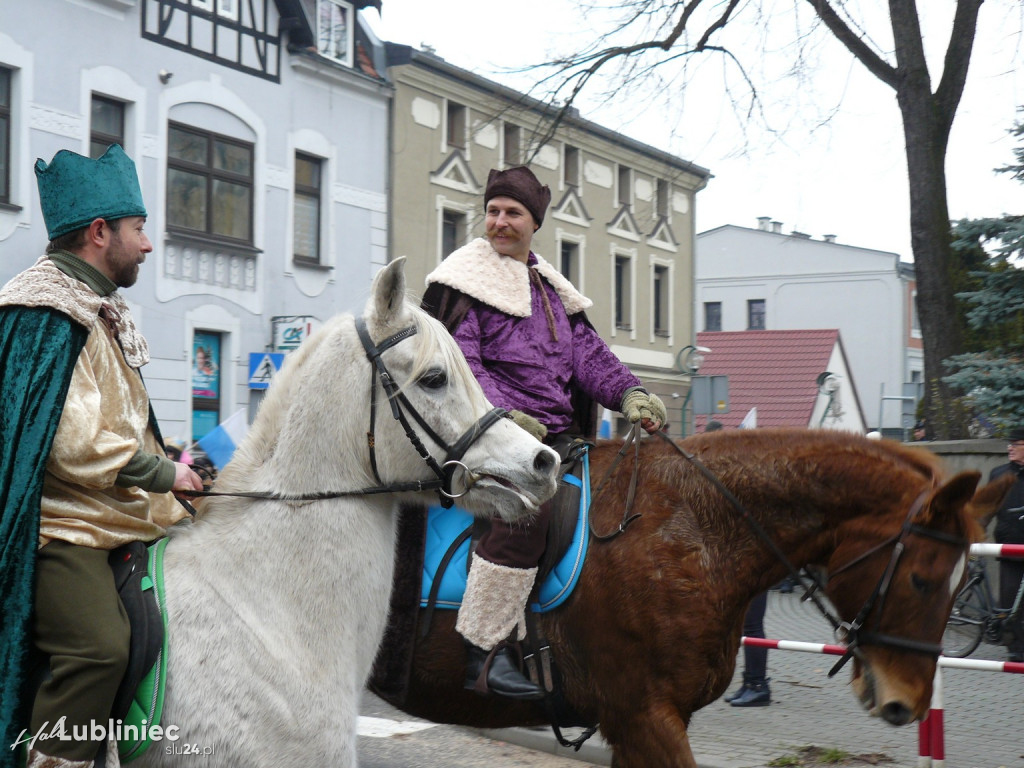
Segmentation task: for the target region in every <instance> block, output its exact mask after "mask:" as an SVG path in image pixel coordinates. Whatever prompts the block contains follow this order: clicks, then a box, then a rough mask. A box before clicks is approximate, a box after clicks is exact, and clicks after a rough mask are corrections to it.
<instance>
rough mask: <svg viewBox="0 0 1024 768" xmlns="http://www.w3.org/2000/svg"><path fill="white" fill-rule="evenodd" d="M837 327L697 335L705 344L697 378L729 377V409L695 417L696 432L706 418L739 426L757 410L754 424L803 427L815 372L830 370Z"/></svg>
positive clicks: (699, 342)
mask: <svg viewBox="0 0 1024 768" xmlns="http://www.w3.org/2000/svg"><path fill="white" fill-rule="evenodd" d="M837 343H839V331H838V330H836V329H834V328H832V329H823V330H801V331H734V332H730V331H722V332H710V331H709V332H705V333H698V334H697V345H698V346H701V347H708V348H709V349H711V352H709V353H707V354H705V357H704V364H703V365H702V366H701V368H700V374H699V375H701V376H721V375H725V376H728V377H729V413H723V414H718V415H714V416H699V415H698V416H696V417H695V419H694V421H695V423H694V426H695V427H696V431H698V432H700V431H702V430H703V429H704V425H705V424H706V423H707V421H708V420H709V419H716V420H718V421H720V422H721V423H722V425H723V426H725V427H727V428H733V427H737V426H739V424H740V422H741V421H743V417H744V416H746V415H747V412H748V411H749V410H750V409H751V408H757V426H758V427H807V426H811V425H810V420H811V413H812V411H813V409H814V402H815V400H816V398H817V395H818V386H817V383H816V380H817V378H818V375H819V374H821V373H822V372H823V371H826V370H828V364H829V359H830V358H831V356H832V350H833V349H834V348H835V346H836V344H837Z"/></svg>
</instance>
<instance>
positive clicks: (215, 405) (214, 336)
mask: <svg viewBox="0 0 1024 768" xmlns="http://www.w3.org/2000/svg"><path fill="white" fill-rule="evenodd" d="M221 336H222V334H220V333H216V332H214V331H196V332H195V333H194V334H193V336H192V439H193V440H198V439H199V438H201V437H204V436H205V435H206V434H207V433H208V432H209V431H210V430H212V429H213V428H214V427H216V426H217V425H218V424H219V423H220V350H221V341H222V339H221Z"/></svg>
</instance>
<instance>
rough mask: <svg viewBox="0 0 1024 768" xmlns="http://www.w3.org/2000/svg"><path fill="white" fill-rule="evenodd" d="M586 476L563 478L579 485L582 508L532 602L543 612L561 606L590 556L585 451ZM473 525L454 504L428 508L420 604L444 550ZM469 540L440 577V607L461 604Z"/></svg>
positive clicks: (586, 467)
mask: <svg viewBox="0 0 1024 768" xmlns="http://www.w3.org/2000/svg"><path fill="white" fill-rule="evenodd" d="M582 461H583V479H582V480H580V479H579V478H577V477H575V476H573V475H569V474H566V475H565V476H564V477H563V478H562V481H564V482H566V483H570V484H572V485H575V486H577V487H578V488H580V491H581V492H580V510H579V514H578V515H577V518H576V528H575V530H574V531H573V537H572V543H571V544H570V545H569V549H568V550H567V551H566V553H565V555H564V556H563V557H562V559H561V560H559V561H558V563H557V564H556V565H555V567H554V568H553V569H552V570H551V573H549V574H548V576H547V578H545V579H544V583H543V584H541V587H540V592H539V594H538V598H537V601H536V602H534V603H531V604H530V609H531V610H533V611H535V612H536V613H544V612H546V611H550V610H552V609H553V608H557V607H558V606H559V605H561V604H562V603H563V602H564V601H565V599H566V598H567V597H569V595H570V594H572V590H573V588H574V587H575V586H576V582H577V581H578V580H579V576H580V572H581V571H582V570H583V561H584V560H585V559H586V556H587V542H588V540H589V538H590V537H589V535H588V534H589V532H590V457H589V456H587V454H585V453H584V454H583V458H582ZM472 524H473V517H472V515H470V514H469V512H467V511H466V510H464V509H460V508H459V507H452V508H451V509H444V508H443V507H440V506H433V507H430V509H429V510H428V511H427V543H426V551H425V553H424V558H423V582H422V588H421V593H420V606H421V607H424V608H425V607H426V605H427V599H428V597H429V595H430V591H431V589H432V588H433V586H434V578H435V576H436V575H437V567H438V565H439V564H440V562H441V559H442V558H443V557H444V555H445V552H447V551H448V549H449V547H451V545H452V544H453V543H454V541H455V539H456V538H458V536H459V535H460V534H461V533H462V532H463V531H465V530H466V529H467V528H469V527H470V526H471V525H472ZM469 543H470V542H469V539H468V538H467V539H466V540H465V541H464V542H462V544H461V545H460V546H459V548H458V549H457V550H456V551H455V555H454V557H452V559H451V561H450V562H449V563H448V567H447V568H446V569H445V572H444V573H443V574H442V576H441V584H440V586H439V588H438V592H437V602H436V603H435V605H436V607H438V608H452V609H457V608H458V607H459V606H460V605H462V595H463V593H464V592H465V591H466V571H467V566H466V559H467V558H468V557H469Z"/></svg>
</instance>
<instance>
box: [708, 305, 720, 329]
mask: <svg viewBox="0 0 1024 768" xmlns="http://www.w3.org/2000/svg"><path fill="white" fill-rule="evenodd" d="M704 330H705V331H720V330H722V302H720V301H705V302H704Z"/></svg>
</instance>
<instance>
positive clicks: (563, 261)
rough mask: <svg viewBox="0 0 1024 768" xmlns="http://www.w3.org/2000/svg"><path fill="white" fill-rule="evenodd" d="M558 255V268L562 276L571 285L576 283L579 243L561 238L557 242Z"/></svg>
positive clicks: (578, 265) (578, 264)
mask: <svg viewBox="0 0 1024 768" xmlns="http://www.w3.org/2000/svg"><path fill="white" fill-rule="evenodd" d="M559 257H560V258H559V264H558V269H559V271H560V272H561V273H562V276H563V277H565V279H566V280H568V281H569V282H570V283H572V284H573V285H578V284H579V282H578V279H577V278H578V277H579V267H580V244H579V243H571V242H568V241H566V240H562V242H561V243H560V244H559Z"/></svg>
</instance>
